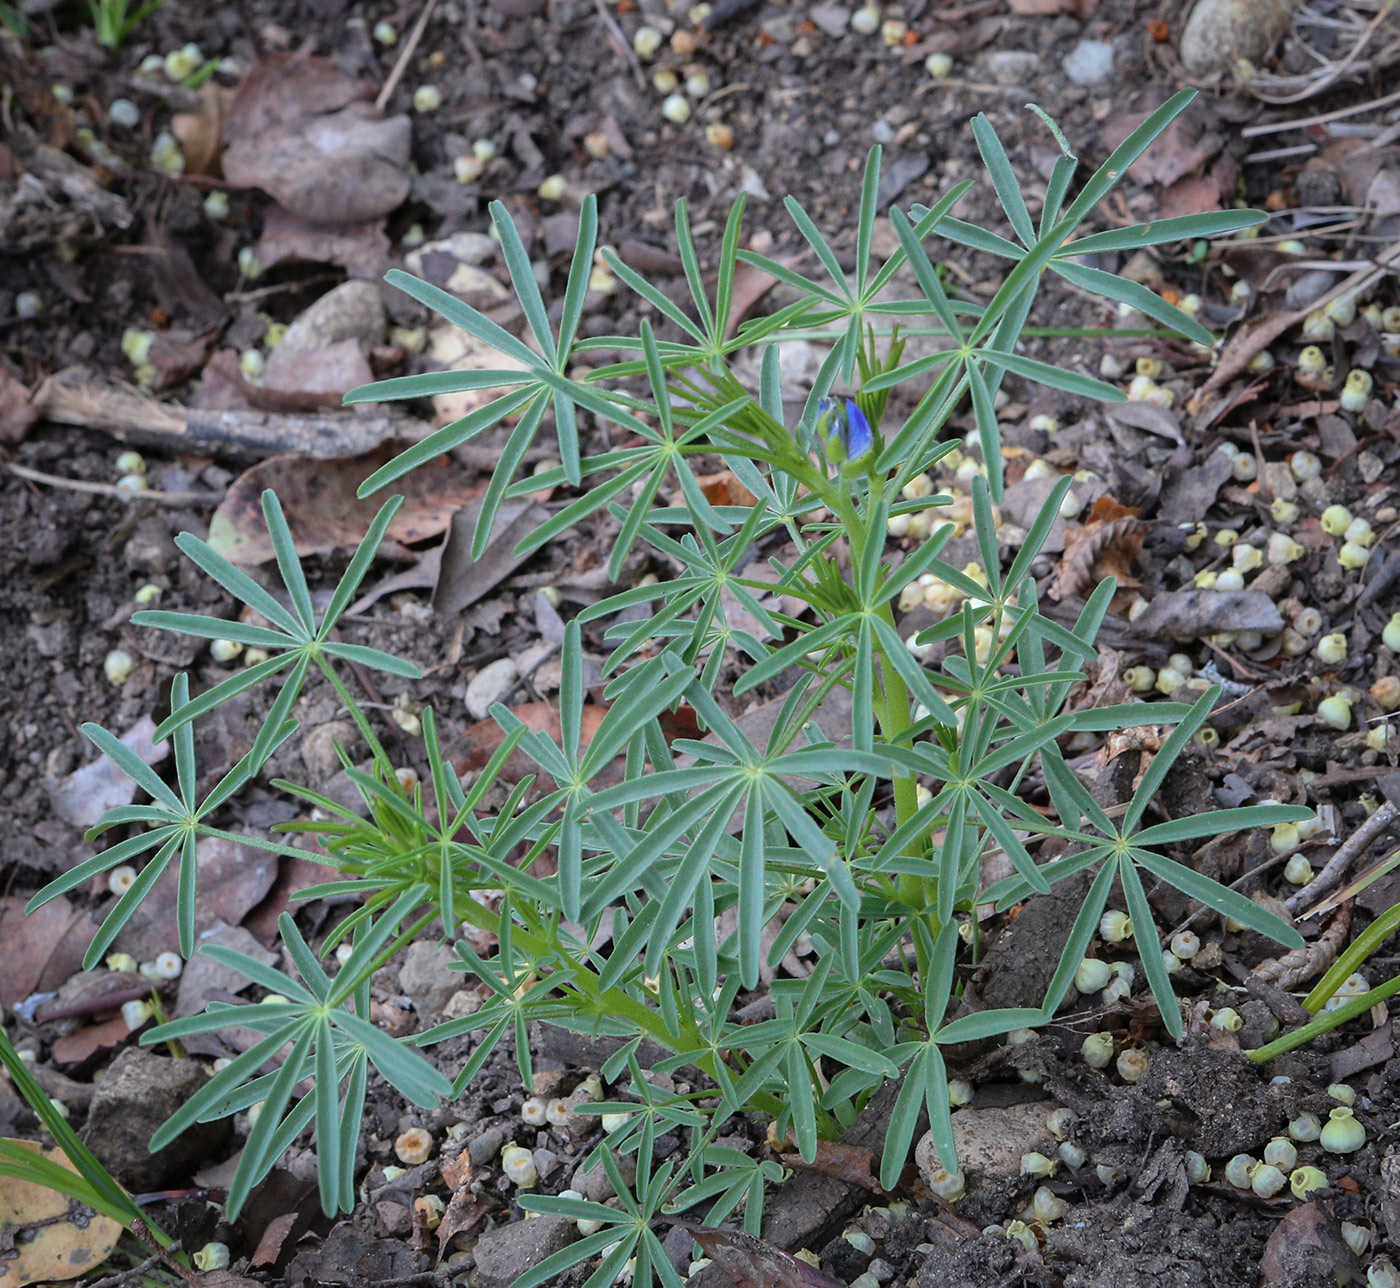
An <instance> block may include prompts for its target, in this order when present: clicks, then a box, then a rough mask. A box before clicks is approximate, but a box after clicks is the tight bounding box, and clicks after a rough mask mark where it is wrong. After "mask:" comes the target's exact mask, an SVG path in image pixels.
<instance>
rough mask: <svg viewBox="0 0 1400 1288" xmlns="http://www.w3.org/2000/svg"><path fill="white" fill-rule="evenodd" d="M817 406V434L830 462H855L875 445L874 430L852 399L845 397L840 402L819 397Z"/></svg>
mask: <svg viewBox="0 0 1400 1288" xmlns="http://www.w3.org/2000/svg"><path fill="white" fill-rule="evenodd" d="M817 409H818V410H819V411H820V412H821V419H820V420H819V421H818V422H817V433H818V434H820V435H821V438H822V441H823V443H824V444H825V445H826V454H827V456H828V458H829V459H830V460H831V462H832V463H833V464H834V465H844V464H847V463H849V462H854V461H859V460H861V459H862V458H864V457H865V456H866V455H867V454H868V453H869V452H870V450H871V449H872V448H873V447H874V446H875V431H874V430H872V429H871V428H870V422H869V421H868V420H866V418H865V413H864V412H863V411H861V409H860V407H859V405H858V404H857V403H856V401H855V399H853V398H847V399H846V400H845V403H844V405H841V404H838V403H836V402H834V401H833V400H832V399H830V398H823V399H821V400H820V401H819V402H818V403H817Z"/></svg>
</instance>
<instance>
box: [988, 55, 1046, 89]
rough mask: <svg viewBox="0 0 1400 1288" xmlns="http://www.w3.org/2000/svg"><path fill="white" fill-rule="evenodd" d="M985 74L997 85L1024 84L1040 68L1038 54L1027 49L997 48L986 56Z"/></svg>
mask: <svg viewBox="0 0 1400 1288" xmlns="http://www.w3.org/2000/svg"><path fill="white" fill-rule="evenodd" d="M985 61H986V67H987V75H988V76H990V77H991V78H992V79H993V80H994V81H996V83H997V84H998V85H1025V84H1027V83H1028V82H1029V81H1031V80H1032V79H1033V78H1034V77H1035V74H1036V73H1037V72H1038V71H1039V70H1040V55H1039V54H1033V53H1031V51H1030V50H1028V49H998V50H994V51H993V52H992V53H990V54H988V55H987V57H986V60H985Z"/></svg>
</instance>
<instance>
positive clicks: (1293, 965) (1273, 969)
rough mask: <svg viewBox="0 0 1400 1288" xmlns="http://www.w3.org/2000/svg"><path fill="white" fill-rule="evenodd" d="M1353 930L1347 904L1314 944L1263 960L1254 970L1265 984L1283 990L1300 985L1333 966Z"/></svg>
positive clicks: (1343, 905) (1339, 910) (1349, 906)
mask: <svg viewBox="0 0 1400 1288" xmlns="http://www.w3.org/2000/svg"><path fill="white" fill-rule="evenodd" d="M1350 929H1351V904H1350V903H1344V904H1342V906H1341V907H1340V908H1338V909H1337V911H1336V914H1335V915H1334V916H1333V918H1332V920H1331V921H1330V922H1329V923H1328V925H1327V929H1326V930H1324V931H1323V932H1322V934H1320V935H1319V936H1318V937H1317V938H1316V939H1315V940H1314V941H1313V942H1312V943H1310V944H1304V945H1303V947H1301V948H1295V949H1293V950H1292V951H1291V952H1287V953H1284V954H1283V956H1282V957H1275V958H1273V959H1272V960H1271V961H1267V962H1264V963H1263V964H1262V965H1260V966H1258V967H1257V968H1256V969H1255V971H1254V973H1255V975H1256V976H1258V977H1259V978H1260V979H1262V980H1263V981H1264V982H1265V983H1266V984H1274V985H1277V987H1279V988H1281V989H1290V988H1297V986H1298V985H1299V984H1301V983H1303V981H1304V980H1309V979H1313V978H1314V977H1316V976H1318V975H1321V974H1322V973H1323V972H1324V971H1326V970H1330V969H1331V967H1332V963H1333V962H1334V961H1336V960H1337V954H1338V953H1339V952H1341V950H1342V945H1343V944H1344V943H1345V942H1346V937H1347V931H1348V930H1350Z"/></svg>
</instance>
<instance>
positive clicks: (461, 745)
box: [449, 702, 608, 782]
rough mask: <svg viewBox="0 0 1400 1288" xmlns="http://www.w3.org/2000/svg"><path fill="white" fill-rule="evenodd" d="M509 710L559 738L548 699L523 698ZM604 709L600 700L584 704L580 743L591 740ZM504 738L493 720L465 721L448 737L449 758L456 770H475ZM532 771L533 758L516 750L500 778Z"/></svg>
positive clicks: (556, 713)
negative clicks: (463, 725)
mask: <svg viewBox="0 0 1400 1288" xmlns="http://www.w3.org/2000/svg"><path fill="white" fill-rule="evenodd" d="M510 713H511V715H513V716H514V717H515V718H516V719H517V720H519V721H520V722H521V723H522V724H523V725H524V726H525V727H526V728H527V729H530V730H532V731H533V732H535V733H542V734H544V735H545V736H546V737H549V738H552V739H553V740H554V741H555V742H559V741H560V740H561V736H562V735H561V733H560V730H559V709H558V708H557V707H556V706H554V705H553V704H552V703H549V702H526V703H523V704H522V705H520V706H518V707H511V709H510ZM607 713H608V709H607V707H606V706H603V705H602V704H601V703H588V704H586V705H585V706H584V708H583V716H582V720H581V722H580V723H581V728H580V731H579V746H580V747H587V746H588V745H589V744H590V743H591V742H592V741H593V736H594V735H595V734H596V733H597V732H598V726H599V725H600V724H602V723H603V717H604V716H605V715H607ZM505 740H506V735H505V731H504V730H503V729H502V728H501V726H500V725H498V724H497V723H496V722H495V721H494V720H492V719H489V718H488V719H486V720H478V721H477V722H476V724H474V725H468V726H467V728H466V729H464V730H463V731H462V732H461V733H460V734H459V735H458V736H457V737H456V738H455V739H454V740H453V741H452V743H451V745H450V747H449V751H450V756H449V759H450V760H451V761H452V764H453V766H454V767H455V768H456V770H457V772H458V774H466V773H473V774H474V773H477V772H478V771H480V770H482V769H484V768H485V767H486V762H487V761H489V760H490V759H491V756H492V754H493V753H494V752H495V750H496V748H497V747H499V746H500V745H501V743H503V742H504V741H505ZM517 762H519V764H518V765H517ZM534 772H536V766H535V764H534V762H533V761H530V760H527V759H525V758H524V757H523V756H521V755H520V754H519V753H518V752H517V753H516V754H515V755H514V756H512V757H511V758H510V760H508V761H507V762H506V766H505V769H504V770H503V771H502V774H501V778H502V781H504V782H518V781H519V780H520V779H521V778H523V777H524V776H525V774H527V773H534Z"/></svg>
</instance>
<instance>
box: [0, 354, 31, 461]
mask: <svg viewBox="0 0 1400 1288" xmlns="http://www.w3.org/2000/svg"><path fill="white" fill-rule="evenodd" d="M38 419H39V411H38V409H37V408H36V407H35V406H34V403H33V401H32V400H31V398H30V395H29V390H28V389H26V388H25V387H24V385H23V384H22V383H21V382H20V381H18V380H16V379H15V378H14V377H13V376H12V375H10V373H9V372H8V371H6V370H4V368H0V443H18V442H19V441H20V440H21V439H22V438H23V437H24V436H25V434H26V433H28V432H29V427H30V426H31V425H32V424H33V423H34V422H35V421H36V420H38Z"/></svg>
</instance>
